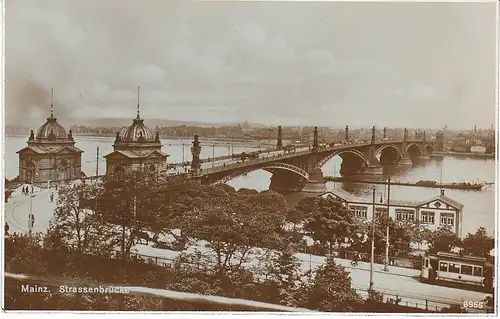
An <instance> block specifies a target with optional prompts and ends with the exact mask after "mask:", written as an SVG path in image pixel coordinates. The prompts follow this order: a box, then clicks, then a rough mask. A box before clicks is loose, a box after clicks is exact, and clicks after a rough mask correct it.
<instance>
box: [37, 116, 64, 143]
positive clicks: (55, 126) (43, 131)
mask: <svg viewBox="0 0 500 319" xmlns="http://www.w3.org/2000/svg"><path fill="white" fill-rule="evenodd" d="M51 133H53V134H54V135H55V138H56V139H65V140H66V139H68V135H67V134H66V130H65V129H64V127H62V126H61V125H60V124H59V123H57V118H55V117H54V116H52V115H51V116H50V117H48V118H47V122H45V124H43V125H42V126H40V128H39V129H38V132H37V134H36V139H49V136H50V134H51Z"/></svg>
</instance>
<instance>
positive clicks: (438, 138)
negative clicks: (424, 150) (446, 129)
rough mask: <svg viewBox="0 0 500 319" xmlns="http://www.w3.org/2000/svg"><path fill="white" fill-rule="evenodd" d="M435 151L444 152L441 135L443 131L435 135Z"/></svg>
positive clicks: (442, 136)
mask: <svg viewBox="0 0 500 319" xmlns="http://www.w3.org/2000/svg"><path fill="white" fill-rule="evenodd" d="M435 149H436V151H437V152H444V135H443V131H441V130H439V131H438V132H437V133H436V145H435Z"/></svg>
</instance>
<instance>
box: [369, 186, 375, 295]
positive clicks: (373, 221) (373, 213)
mask: <svg viewBox="0 0 500 319" xmlns="http://www.w3.org/2000/svg"><path fill="white" fill-rule="evenodd" d="M371 248H372V249H371V256H370V291H371V290H373V264H374V262H375V185H373V200H372V247H371Z"/></svg>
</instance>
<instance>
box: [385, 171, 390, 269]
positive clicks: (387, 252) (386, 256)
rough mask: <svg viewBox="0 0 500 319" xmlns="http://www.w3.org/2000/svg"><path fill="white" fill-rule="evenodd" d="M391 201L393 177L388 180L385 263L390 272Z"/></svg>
mask: <svg viewBox="0 0 500 319" xmlns="http://www.w3.org/2000/svg"><path fill="white" fill-rule="evenodd" d="M390 199H391V177H390V176H389V177H388V178H387V228H386V234H385V262H384V271H389V216H390V215H389V208H390V203H389V201H390Z"/></svg>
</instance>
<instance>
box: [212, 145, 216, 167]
mask: <svg viewBox="0 0 500 319" xmlns="http://www.w3.org/2000/svg"><path fill="white" fill-rule="evenodd" d="M214 166H215V144H212V168H214Z"/></svg>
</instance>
